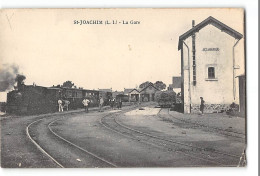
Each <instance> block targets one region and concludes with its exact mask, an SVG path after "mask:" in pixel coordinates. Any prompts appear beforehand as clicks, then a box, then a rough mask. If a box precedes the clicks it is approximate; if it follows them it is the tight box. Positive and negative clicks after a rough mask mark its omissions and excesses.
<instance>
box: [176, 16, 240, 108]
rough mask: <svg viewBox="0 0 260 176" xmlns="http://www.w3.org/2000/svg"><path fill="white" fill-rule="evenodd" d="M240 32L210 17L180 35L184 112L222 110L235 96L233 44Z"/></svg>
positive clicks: (237, 41) (238, 38) (234, 46)
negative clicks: (202, 106) (203, 106)
mask: <svg viewBox="0 0 260 176" xmlns="http://www.w3.org/2000/svg"><path fill="white" fill-rule="evenodd" d="M242 37H243V36H242V34H240V33H239V32H237V31H235V30H234V29H231V28H230V27H228V26H227V25H225V24H223V23H222V22H220V21H218V20H217V19H215V18H213V17H209V18H207V19H205V20H204V21H202V22H201V23H199V24H198V25H195V22H194V21H193V22H192V28H191V29H190V30H189V31H187V32H185V33H184V34H183V35H181V36H180V37H179V46H178V49H179V50H180V51H181V95H182V101H183V104H184V105H183V110H184V113H196V112H199V107H200V97H203V99H204V101H205V109H204V112H209V113H212V112H222V111H225V110H226V109H227V108H228V107H229V105H230V104H231V103H232V102H235V101H236V97H237V94H238V93H237V91H236V89H237V88H236V87H237V82H236V79H235V77H236V69H238V68H239V66H238V65H236V59H243V58H236V46H237V45H238V44H239V41H240V39H241V38H242Z"/></svg>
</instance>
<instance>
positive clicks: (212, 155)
mask: <svg viewBox="0 0 260 176" xmlns="http://www.w3.org/2000/svg"><path fill="white" fill-rule="evenodd" d="M100 123H101V124H102V125H103V126H105V127H106V128H108V129H109V130H112V131H114V132H116V133H119V134H121V135H123V136H126V137H129V138H131V139H135V140H137V141H139V142H144V143H148V144H151V145H155V146H158V147H161V148H164V149H166V150H167V151H168V152H179V153H182V154H184V155H187V156H189V157H191V158H196V159H198V160H204V161H207V162H208V163H211V165H212V164H213V165H214V166H221V165H225V166H227V165H229V164H230V163H232V166H235V165H236V164H237V163H238V161H239V159H240V156H238V155H232V154H228V153H224V152H221V151H216V150H214V151H208V149H207V148H201V147H196V146H192V145H188V144H185V143H182V142H178V141H176V140H172V139H166V138H161V137H158V136H155V135H151V134H149V133H146V132H143V131H139V130H136V129H133V128H131V127H129V126H126V125H123V124H122V123H120V122H119V121H118V120H117V119H116V117H115V116H106V117H103V118H101V119H100Z"/></svg>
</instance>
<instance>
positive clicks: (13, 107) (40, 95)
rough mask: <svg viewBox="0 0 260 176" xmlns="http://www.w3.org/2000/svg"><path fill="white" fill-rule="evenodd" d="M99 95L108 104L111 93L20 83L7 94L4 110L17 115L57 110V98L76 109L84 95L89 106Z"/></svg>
mask: <svg viewBox="0 0 260 176" xmlns="http://www.w3.org/2000/svg"><path fill="white" fill-rule="evenodd" d="M100 96H102V97H103V98H104V105H108V102H109V99H110V98H111V97H112V93H111V92H103V91H97V90H87V89H75V88H65V87H42V86H35V85H22V86H20V87H19V89H18V90H13V91H11V92H9V93H8V94H7V109H6V111H7V112H8V113H15V114H18V115H22V114H44V113H52V112H57V111H58V103H57V102H58V100H59V99H62V100H68V101H69V102H70V104H69V109H78V108H83V104H82V100H83V99H84V98H85V97H87V98H88V99H89V100H90V105H89V106H90V107H96V106H98V104H99V97H100Z"/></svg>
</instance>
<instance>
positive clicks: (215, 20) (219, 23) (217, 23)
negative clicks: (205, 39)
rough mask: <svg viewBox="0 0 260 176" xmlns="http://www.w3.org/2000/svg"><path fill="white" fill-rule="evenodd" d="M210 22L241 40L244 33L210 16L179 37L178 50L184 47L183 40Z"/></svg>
mask: <svg viewBox="0 0 260 176" xmlns="http://www.w3.org/2000/svg"><path fill="white" fill-rule="evenodd" d="M209 24H211V25H213V26H215V27H216V28H218V29H220V30H221V31H222V32H225V33H227V34H229V35H230V36H232V37H234V38H236V39H239V40H240V39H241V38H242V37H243V35H242V34H240V33H239V32H237V31H235V30H234V29H232V28H230V27H229V26H227V25H225V24H224V23H222V22H220V21H218V20H217V19H215V18H213V17H212V16H209V17H208V18H207V19H205V20H204V21H202V22H201V23H199V24H197V25H196V26H194V27H193V28H191V29H190V30H188V31H187V32H185V33H184V34H182V35H181V36H180V37H179V44H178V50H180V49H181V48H182V42H183V40H185V39H187V38H188V37H190V36H191V35H192V34H193V33H195V32H199V30H201V29H202V28H204V27H206V26H207V25H209Z"/></svg>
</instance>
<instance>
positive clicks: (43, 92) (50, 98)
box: [7, 85, 61, 114]
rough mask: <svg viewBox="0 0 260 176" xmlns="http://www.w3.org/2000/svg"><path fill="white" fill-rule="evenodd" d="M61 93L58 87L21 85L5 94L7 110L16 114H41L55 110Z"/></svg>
mask: <svg viewBox="0 0 260 176" xmlns="http://www.w3.org/2000/svg"><path fill="white" fill-rule="evenodd" d="M60 95H61V89H59V88H47V87H41V86H26V85H23V86H22V87H21V88H20V89H19V90H14V91H11V92H9V93H8V94H7V112H8V113H16V114H42V113H49V112H55V111H56V110H57V101H58V99H59V97H60Z"/></svg>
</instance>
